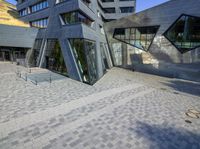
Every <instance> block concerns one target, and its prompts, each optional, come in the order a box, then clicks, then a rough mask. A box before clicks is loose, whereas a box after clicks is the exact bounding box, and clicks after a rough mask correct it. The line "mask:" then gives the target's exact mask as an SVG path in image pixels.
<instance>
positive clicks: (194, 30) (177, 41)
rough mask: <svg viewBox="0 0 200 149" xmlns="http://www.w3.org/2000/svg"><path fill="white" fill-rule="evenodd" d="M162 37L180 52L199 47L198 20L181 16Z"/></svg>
mask: <svg viewBox="0 0 200 149" xmlns="http://www.w3.org/2000/svg"><path fill="white" fill-rule="evenodd" d="M164 36H165V37H166V38H167V39H168V40H169V41H170V42H171V43H172V44H173V45H174V46H175V47H176V48H177V49H178V50H179V51H180V52H181V53H185V52H187V51H189V50H192V49H195V48H197V47H199V46H200V18H199V17H193V16H188V15H184V14H183V15H181V16H180V17H179V18H178V19H177V21H175V23H174V24H172V26H171V27H170V28H169V29H168V30H167V31H166V32H165V33H164Z"/></svg>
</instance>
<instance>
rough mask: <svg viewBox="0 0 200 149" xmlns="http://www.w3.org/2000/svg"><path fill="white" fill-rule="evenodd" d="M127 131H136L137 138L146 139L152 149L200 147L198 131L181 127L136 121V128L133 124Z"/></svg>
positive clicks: (189, 148)
mask: <svg viewBox="0 0 200 149" xmlns="http://www.w3.org/2000/svg"><path fill="white" fill-rule="evenodd" d="M188 125H190V124H188ZM129 131H130V132H133V133H136V134H137V136H138V138H144V139H145V140H148V141H147V142H146V143H147V145H148V144H149V148H152V149H193V148H196V149H199V148H200V141H199V140H200V133H198V132H197V133H194V132H190V131H188V130H186V129H183V128H175V127H168V126H167V124H166V125H165V124H163V125H162V126H161V125H150V124H147V123H144V122H140V121H138V122H137V123H136V128H135V126H134V127H133V128H129ZM144 143H145V142H144Z"/></svg>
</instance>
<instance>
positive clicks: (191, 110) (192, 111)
mask: <svg viewBox="0 0 200 149" xmlns="http://www.w3.org/2000/svg"><path fill="white" fill-rule="evenodd" d="M188 111H189V112H191V113H194V114H200V112H199V111H197V110H195V109H189V110H188Z"/></svg>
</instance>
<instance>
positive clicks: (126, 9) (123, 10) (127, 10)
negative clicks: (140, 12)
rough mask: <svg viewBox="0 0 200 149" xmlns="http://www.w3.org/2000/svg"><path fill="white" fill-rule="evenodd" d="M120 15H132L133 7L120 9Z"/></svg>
mask: <svg viewBox="0 0 200 149" xmlns="http://www.w3.org/2000/svg"><path fill="white" fill-rule="evenodd" d="M120 10H121V13H132V12H134V7H120Z"/></svg>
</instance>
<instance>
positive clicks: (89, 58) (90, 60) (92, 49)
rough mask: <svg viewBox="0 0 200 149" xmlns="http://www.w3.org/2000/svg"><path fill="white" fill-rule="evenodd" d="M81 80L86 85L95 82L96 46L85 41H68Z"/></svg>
mask: <svg viewBox="0 0 200 149" xmlns="http://www.w3.org/2000/svg"><path fill="white" fill-rule="evenodd" d="M69 42H70V44H71V47H72V50H73V53H74V57H75V59H76V62H77V64H78V67H79V71H80V73H81V76H82V80H83V82H85V83H88V84H94V83H95V82H96V81H97V67H96V44H95V42H94V41H90V40H86V39H69Z"/></svg>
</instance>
